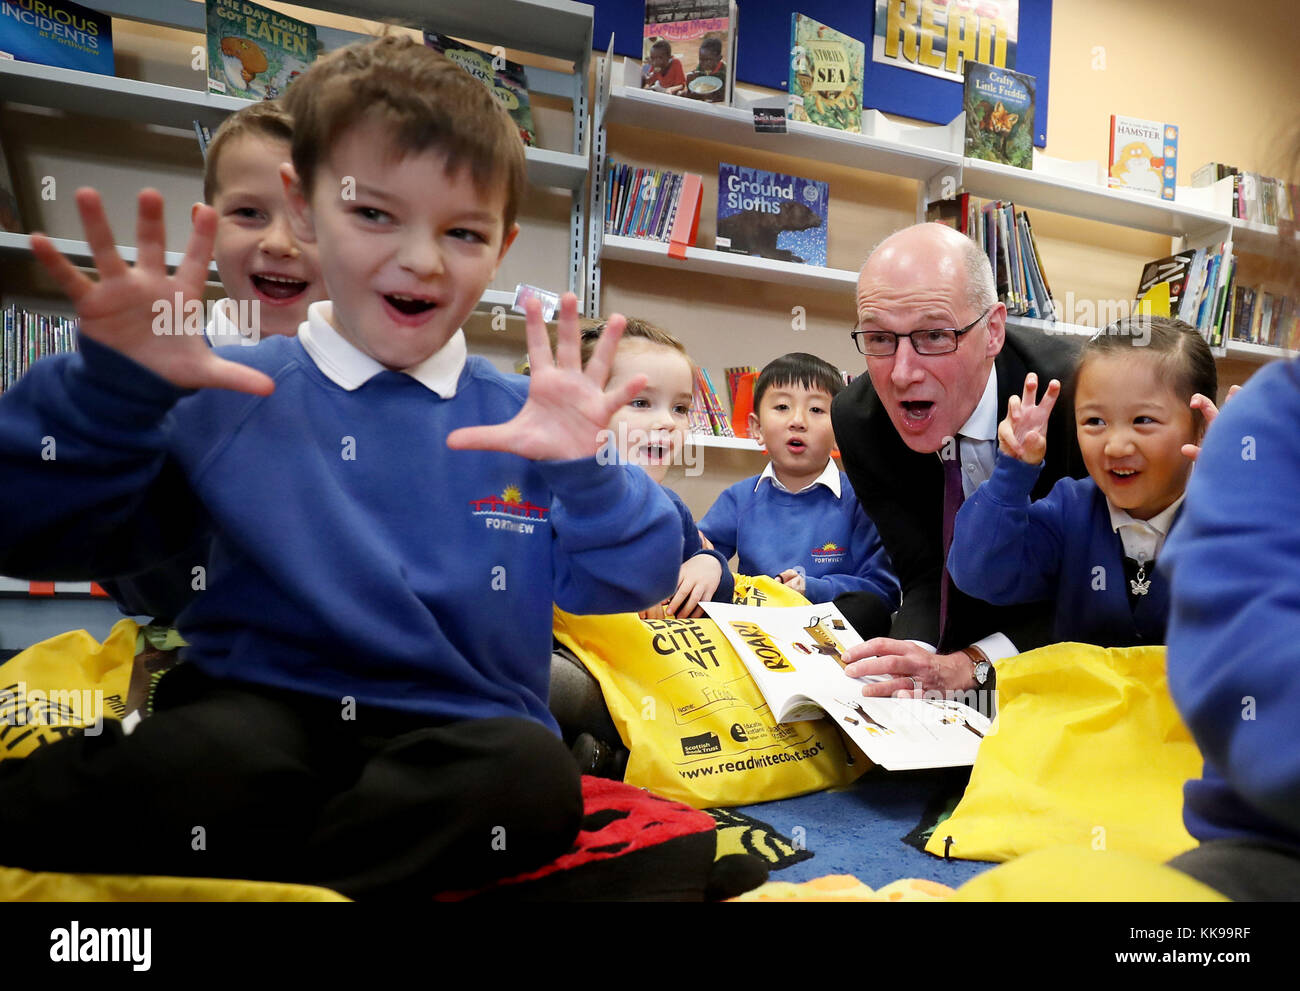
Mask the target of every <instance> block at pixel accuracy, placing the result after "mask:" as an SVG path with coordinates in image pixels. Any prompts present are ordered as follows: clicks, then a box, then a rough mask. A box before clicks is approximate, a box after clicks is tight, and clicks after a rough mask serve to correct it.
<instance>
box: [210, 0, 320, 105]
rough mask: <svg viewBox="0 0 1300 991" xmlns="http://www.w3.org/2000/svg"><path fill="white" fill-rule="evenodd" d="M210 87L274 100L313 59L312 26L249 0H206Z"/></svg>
mask: <svg viewBox="0 0 1300 991" xmlns="http://www.w3.org/2000/svg"><path fill="white" fill-rule="evenodd" d="M207 3H208V10H207V14H208V17H207V21H208V92H210V93H224V94H225V95H227V96H234V97H238V98H240V99H242V100H274V99H275V98H276V97H278V96H279V95H280V94H281V93H283V92H284V90H285V88H286V87H288V86H289V84H290V83H292V82H293V80H294V79H296V78H297V77H298V76H300V75H302V74H303V73H304V72H306V71H307V67H308V66H309V65H311V64H312V62H314V61H315V60H316V56H317V54H318V53H319V51H320V44H319V42H318V41H317V40H316V28H315V26H314V25H312V24H308V23H307V22H306V21H300V20H298V19H297V18H296V17H289V16H288V15H287V14H281V13H279V12H278V11H275V10H271V9H269V8H267V7H263V6H260V5H259V4H255V3H250V2H249V0H207Z"/></svg>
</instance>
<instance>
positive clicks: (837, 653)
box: [700, 602, 991, 771]
mask: <svg viewBox="0 0 1300 991" xmlns="http://www.w3.org/2000/svg"><path fill="white" fill-rule="evenodd" d="M700 608H701V609H703V610H704V611H705V612H706V613H708V615H709V618H710V619H712V620H714V621H715V622H716V623H717V624H718V629H719V630H721V631H722V633H723V635H724V636H726V638H727V641H728V642H729V643H730V644H731V645H732V647H734V648H735V650H736V654H737V655H738V656H739V657H740V659H741V660H742V661H743V662H744V664H745V667H746V668H747V669H748V670H749V673H750V674H751V675H752V676H753V678H754V682H755V683H756V684H757V685H758V689H759V691H760V692H761V693H762V695H763V698H764V699H765V700H766V701H767V703H768V705H769V706H770V707H771V710H772V714H773V715H774V716H775V717H776V718H777V719H778V720H779V721H780V722H783V723H786V722H796V721H800V720H805V719H818V718H822V717H825V718H829V719H833V720H835V722H836V724H837V725H838V726H839V728H840V729H841V730H843V731H844V732H845V734H847V735H848V736H849V738H850V739H852V740H853V742H854V743H856V744H857V745H858V746H859V747H860V748H861V749H862V752H863V753H865V754H866V755H867V756H868V757H869V758H871V760H873V761H875V762H876V763H877V764H879V765H880V766H881V767H884V768H885V769H886V770H890V771H900V770H912V769H918V768H925V767H958V766H963V765H968V764H973V763H974V762H975V755H976V754H977V753H978V752H979V745H980V743H981V741H982V740H983V739H984V737H986V736H987V735H988V734H989V732H990V731H991V727H990V723H989V720H988V719H987V718H986V717H985V716H984V715H983V714H981V713H980V712H979V711H978V710H976V709H974V708H972V707H971V706H969V705H967V704H966V703H965V702H964V701H962V700H961V699H959V698H950V697H947V696H942V697H941V696H940V693H936V692H931V693H927V694H928V696H929V697H922V698H868V697H866V696H864V695H863V694H862V688H863V686H864V685H865V684H867V683H868V682H869V681H873V680H874V681H880V680H887V678H888V676H880V677H879V678H874V679H872V678H864V679H858V678H850V677H849V676H848V675H847V674H845V673H844V655H845V653H846V652H847V651H848V649H849V648H850V647H853V646H856V645H857V644H860V643H862V638H861V637H859V636H858V634H857V631H856V630H854V629H853V627H852V626H850V625H849V623H848V622H847V621H846V620H845V619H844V617H843V615H841V614H840V612H839V610H838V609H836V608H835V606H834V605H833V604H830V603H822V604H820V605H809V606H791V607H786V608H769V607H762V606H737V605H731V604H729V603H722V602H701V603H700Z"/></svg>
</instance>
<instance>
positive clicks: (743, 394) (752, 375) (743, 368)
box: [723, 365, 759, 437]
mask: <svg viewBox="0 0 1300 991" xmlns="http://www.w3.org/2000/svg"><path fill="white" fill-rule="evenodd" d="M723 373H724V374H725V375H726V376H727V394H728V395H729V396H730V397H731V429H732V432H733V433H735V435H736V436H737V437H748V436H749V414H750V413H752V412H753V411H754V384H755V382H756V381H757V379H758V374H759V373H758V369H757V368H755V367H754V366H753V365H737V366H735V367H734V368H724V369H723Z"/></svg>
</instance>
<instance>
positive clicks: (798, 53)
mask: <svg viewBox="0 0 1300 991" xmlns="http://www.w3.org/2000/svg"><path fill="white" fill-rule="evenodd" d="M866 51H867V48H866V45H865V44H864V43H863V42H861V41H859V40H858V39H857V38H851V37H849V36H848V35H847V34H841V33H840V32H839V31H836V30H835V29H834V28H831V27H828V26H827V25H825V24H822V23H821V22H820V21H815V20H813V19H812V18H811V17H806V16H805V15H803V14H792V15H790V75H789V80H788V85H789V102H788V107H787V116H788V117H789V119H790V120H801V121H806V122H807V123H810V124H821V125H822V126H824V127H834V128H837V129H839V130H841V131H851V132H852V133H854V134H860V133H861V132H862V71H863V64H864V62H865V61H866Z"/></svg>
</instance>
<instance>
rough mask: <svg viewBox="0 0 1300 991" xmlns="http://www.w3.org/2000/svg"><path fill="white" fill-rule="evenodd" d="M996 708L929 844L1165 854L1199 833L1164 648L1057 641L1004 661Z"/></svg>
mask: <svg viewBox="0 0 1300 991" xmlns="http://www.w3.org/2000/svg"><path fill="white" fill-rule="evenodd" d="M997 692H998V717H997V722H996V724H995V726H994V730H995V731H994V732H993V733H992V734H990V735H989V736H988V737H987V738H985V740H984V742H983V743H981V744H980V751H979V757H978V758H976V761H975V767H974V768H973V770H972V771H971V777H970V784H969V785H968V786H967V788H966V793H965V794H964V795H963V796H962V800H961V802H960V803H959V804H958V806H957V808H956V809H955V810H954V811H953V814H952V815H951V816H950V817H949V818H948V819H947V820H946V821H944V822H941V823H940V824H939V825H938V826H937V827H936V828H935V830H934V833H933V835H931V837H930V840H929V842H928V843H927V844H926V847H925V848H926V850H927V851H928V852H930V853H933V854H937V855H940V856H942V855H943V853H944V846H945V838H946V837H949V836H951V837H952V840H953V843H952V846H951V848H950V855H951V856H954V857H962V858H965V859H968V860H1011V859H1012V858H1014V857H1019V856H1022V855H1024V854H1027V853H1031V852H1033V851H1035V850H1043V849H1047V848H1049V847H1056V846H1074V847H1085V848H1087V849H1089V850H1097V851H1103V850H1107V851H1118V852H1124V853H1129V854H1133V855H1136V856H1139V857H1144V858H1146V859H1148V860H1154V861H1157V862H1161V863H1163V862H1164V861H1166V860H1168V859H1169V858H1170V857H1174V856H1176V855H1177V854H1180V853H1182V852H1183V851H1185V850H1190V849H1191V848H1192V847H1194V846H1195V845H1196V841H1195V840H1193V839H1192V837H1191V836H1190V834H1188V832H1187V830H1186V828H1185V827H1184V826H1183V783H1184V782H1185V781H1187V779H1188V778H1192V777H1196V776H1199V775H1200V773H1201V755H1200V752H1199V751H1198V750H1197V748H1196V744H1195V743H1194V742H1193V740H1192V737H1191V734H1190V733H1189V732H1188V731H1187V727H1186V726H1185V725H1183V721H1182V719H1180V718H1179V716H1178V712H1177V710H1176V709H1175V708H1174V703H1173V700H1172V699H1171V698H1170V697H1169V686H1168V683H1167V681H1166V678H1165V649H1164V648H1163V647H1123V648H1110V649H1106V648H1103V647H1093V646H1089V645H1087V644H1079V643H1059V644H1053V645H1052V646H1050V647H1043V648H1041V649H1040V650H1034V651H1030V652H1029V653H1026V654H1021V655H1019V656H1018V657H1012V658H1008V659H1007V660H1005V661H1000V662H999V663H998V684H997Z"/></svg>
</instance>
